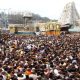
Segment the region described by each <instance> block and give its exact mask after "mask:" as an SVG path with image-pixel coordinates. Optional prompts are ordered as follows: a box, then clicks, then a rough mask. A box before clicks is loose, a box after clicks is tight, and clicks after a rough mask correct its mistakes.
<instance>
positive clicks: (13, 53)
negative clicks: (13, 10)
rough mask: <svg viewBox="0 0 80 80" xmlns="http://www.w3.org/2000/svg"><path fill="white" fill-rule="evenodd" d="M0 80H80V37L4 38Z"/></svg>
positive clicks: (15, 36)
mask: <svg viewBox="0 0 80 80" xmlns="http://www.w3.org/2000/svg"><path fill="white" fill-rule="evenodd" d="M0 80H80V34H64V35H60V36H42V35H41V36H17V35H6V36H5V35H4V36H1V38H0Z"/></svg>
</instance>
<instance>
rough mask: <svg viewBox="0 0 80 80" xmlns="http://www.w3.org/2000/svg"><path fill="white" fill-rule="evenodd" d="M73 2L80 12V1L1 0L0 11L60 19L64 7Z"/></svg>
mask: <svg viewBox="0 0 80 80" xmlns="http://www.w3.org/2000/svg"><path fill="white" fill-rule="evenodd" d="M72 1H74V2H75V5H76V8H77V10H78V12H80V0H0V10H8V11H9V12H10V11H29V12H33V13H35V14H39V15H40V16H42V17H48V18H50V19H59V18H60V16H61V14H62V11H63V9H64V6H65V5H66V4H67V3H68V2H72ZM79 14H80V13H79Z"/></svg>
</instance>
